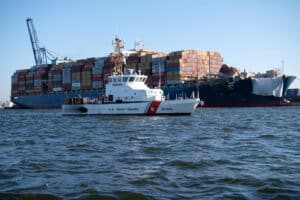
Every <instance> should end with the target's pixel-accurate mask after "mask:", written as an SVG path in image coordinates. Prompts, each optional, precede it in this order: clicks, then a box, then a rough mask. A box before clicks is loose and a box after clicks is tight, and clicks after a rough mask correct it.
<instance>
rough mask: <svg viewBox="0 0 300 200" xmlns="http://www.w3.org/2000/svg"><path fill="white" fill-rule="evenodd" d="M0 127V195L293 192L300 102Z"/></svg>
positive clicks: (19, 116)
mask: <svg viewBox="0 0 300 200" xmlns="http://www.w3.org/2000/svg"><path fill="white" fill-rule="evenodd" d="M0 124H1V127H0V132H1V136H0V199H300V107H282V108H230V109H229V108H218V109H200V110H197V111H196V112H195V113H194V114H193V115H192V116H176V117H168V116H163V117H141V116H133V117H126V116H115V117H111V116H110V117H107V116H87V117H66V116H62V115H61V113H60V111H58V110H39V111H37V110H0Z"/></svg>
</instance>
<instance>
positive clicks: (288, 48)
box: [0, 0, 300, 100]
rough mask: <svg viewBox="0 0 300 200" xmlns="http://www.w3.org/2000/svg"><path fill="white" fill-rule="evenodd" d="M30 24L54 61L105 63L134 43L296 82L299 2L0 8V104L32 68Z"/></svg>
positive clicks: (169, 1) (153, 0) (10, 1)
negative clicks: (276, 73) (118, 41)
mask: <svg viewBox="0 0 300 200" xmlns="http://www.w3.org/2000/svg"><path fill="white" fill-rule="evenodd" d="M27 17H32V18H33V22H34V25H35V28H36V31H37V33H38V37H39V41H40V43H41V44H42V45H44V46H46V48H47V49H49V50H51V51H53V52H55V53H56V54H57V55H58V56H60V57H64V56H68V57H70V58H72V59H80V58H86V57H92V56H105V55H107V54H108V53H109V52H111V51H112V46H111V43H112V40H113V38H114V37H115V35H116V34H118V35H119V36H120V37H121V38H122V39H123V40H124V41H125V47H126V48H127V49H130V48H132V47H133V45H134V41H135V40H143V42H144V47H145V48H147V49H154V50H158V51H163V52H169V51H175V50H182V49H198V50H211V51H219V52H220V53H221V54H222V56H223V58H224V61H225V63H227V64H229V65H232V66H236V67H238V68H239V69H240V70H244V69H246V70H247V71H254V72H265V71H266V70H268V69H273V68H275V67H277V68H278V67H280V66H281V61H282V60H284V63H285V68H284V72H285V73H286V74H289V75H297V76H298V77H299V76H300V66H299V60H300V1H298V0H127V1H125V0H119V1H117V0H107V1H104V0H103V1H101V0H51V1H36V0H23V1H22V0H1V1H0V67H1V73H0V100H8V99H9V96H10V82H11V80H10V78H11V75H12V74H13V72H14V71H15V70H17V69H22V68H28V67H31V66H32V65H33V64H34V58H33V53H32V49H31V44H30V40H29V35H28V31H27V27H26V22H25V20H26V18H27Z"/></svg>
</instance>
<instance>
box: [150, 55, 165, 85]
mask: <svg viewBox="0 0 300 200" xmlns="http://www.w3.org/2000/svg"><path fill="white" fill-rule="evenodd" d="M166 60H167V54H165V53H157V54H154V55H152V67H151V73H152V76H151V78H152V86H153V87H156V86H163V85H165V82H166V74H165V66H166Z"/></svg>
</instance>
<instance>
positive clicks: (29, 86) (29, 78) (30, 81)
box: [26, 70, 35, 93]
mask: <svg viewBox="0 0 300 200" xmlns="http://www.w3.org/2000/svg"><path fill="white" fill-rule="evenodd" d="M34 73H35V70H30V71H29V72H28V73H27V74H26V93H33V92H34V91H35V90H34Z"/></svg>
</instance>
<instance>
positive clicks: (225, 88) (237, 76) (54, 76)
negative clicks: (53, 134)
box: [11, 18, 295, 109]
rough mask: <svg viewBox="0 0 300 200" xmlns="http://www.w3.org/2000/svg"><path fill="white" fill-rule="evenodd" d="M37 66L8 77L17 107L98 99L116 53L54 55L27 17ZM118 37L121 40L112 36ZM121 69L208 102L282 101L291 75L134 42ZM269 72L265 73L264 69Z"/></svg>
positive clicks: (215, 55)
mask: <svg viewBox="0 0 300 200" xmlns="http://www.w3.org/2000/svg"><path fill="white" fill-rule="evenodd" d="M27 26H28V30H29V34H30V39H31V43H32V48H33V53H34V58H35V66H33V67H31V68H26V69H22V70H17V71H16V72H15V73H14V74H13V75H12V77H11V101H12V102H13V103H14V104H15V106H16V107H18V108H47V109H48V108H60V107H61V105H62V104H63V103H64V100H65V99H66V98H71V97H88V98H99V97H101V96H103V95H104V93H105V92H104V87H103V86H104V84H105V83H107V81H108V76H109V75H110V74H112V70H113V68H114V61H115V59H116V57H115V56H116V55H115V54H113V53H111V54H110V55H108V56H105V57H91V58H86V59H80V60H76V61H72V60H68V59H64V60H58V59H52V62H51V64H47V53H48V52H47V50H46V49H45V48H40V47H39V46H38V40H37V36H36V31H35V30H34V26H33V23H32V19H30V18H29V19H27ZM116 40H119V39H118V38H116ZM122 54H123V55H124V57H125V58H126V59H125V60H124V61H123V68H124V69H125V68H126V69H133V70H135V71H140V72H141V73H142V74H144V75H147V76H148V79H147V85H149V86H150V87H158V88H161V89H163V90H164V94H166V95H167V98H170V99H175V98H180V97H183V96H191V95H193V94H199V96H200V98H201V99H202V100H203V101H204V103H205V104H204V105H205V106H207V107H221V106H228V107H234V106H282V105H287V104H288V103H289V101H287V99H286V98H285V96H284V95H285V94H286V91H287V89H288V87H289V85H290V84H291V83H292V82H293V80H294V79H295V77H293V76H278V74H276V73H274V71H271V75H269V76H267V77H252V76H249V74H247V73H245V72H242V73H240V72H239V71H238V70H237V69H236V68H234V67H228V66H227V65H225V64H224V63H223V58H222V56H221V54H220V53H219V52H212V51H199V50H181V51H173V52H169V53H162V52H156V51H152V50H144V49H143V48H138V47H136V48H135V49H133V50H130V51H124V52H122ZM267 74H268V73H267Z"/></svg>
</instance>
